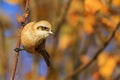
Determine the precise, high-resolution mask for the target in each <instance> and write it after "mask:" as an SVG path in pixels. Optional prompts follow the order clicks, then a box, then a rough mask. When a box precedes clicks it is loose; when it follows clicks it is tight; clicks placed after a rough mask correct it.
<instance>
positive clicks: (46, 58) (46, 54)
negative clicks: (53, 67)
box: [41, 49, 50, 66]
mask: <svg viewBox="0 0 120 80" xmlns="http://www.w3.org/2000/svg"><path fill="white" fill-rule="evenodd" d="M41 55H42V57H43V58H44V60H45V62H46V64H47V66H50V56H49V54H48V52H47V51H46V50H45V49H42V51H41Z"/></svg>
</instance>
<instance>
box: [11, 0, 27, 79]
mask: <svg viewBox="0 0 120 80" xmlns="http://www.w3.org/2000/svg"><path fill="white" fill-rule="evenodd" d="M28 3H29V0H26V5H25V14H24V16H23V21H22V22H21V24H23V23H25V21H26V19H27V18H28V13H29V12H28V10H29V9H28ZM23 28H24V25H22V26H21V28H20V32H19V36H18V40H17V44H16V48H20V45H21V40H20V37H21V36H20V34H21V31H22V29H23ZM18 57H19V51H16V52H15V61H14V65H13V69H12V75H11V79H10V80H14V78H15V72H16V68H17V63H18Z"/></svg>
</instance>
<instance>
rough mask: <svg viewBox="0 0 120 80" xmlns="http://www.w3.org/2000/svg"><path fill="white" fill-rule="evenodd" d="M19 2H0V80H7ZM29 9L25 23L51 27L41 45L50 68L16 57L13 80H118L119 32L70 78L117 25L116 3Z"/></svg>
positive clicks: (39, 2)
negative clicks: (16, 64) (46, 22)
mask: <svg viewBox="0 0 120 80" xmlns="http://www.w3.org/2000/svg"><path fill="white" fill-rule="evenodd" d="M25 2H26V0H0V80H10V76H11V71H12V66H13V62H14V51H13V49H14V48H15V45H16V41H17V34H18V32H19V28H20V21H21V20H22V16H23V13H24V6H25ZM29 8H30V16H29V18H28V20H27V22H30V21H39V20H43V19H45V20H48V21H49V22H50V23H51V24H52V29H53V31H54V35H53V36H50V37H49V38H48V39H47V42H46V49H47V51H48V52H49V54H50V55H51V63H52V66H51V67H49V68H48V67H47V65H46V64H45V62H44V60H43V59H42V58H36V57H35V56H33V55H31V54H28V52H26V51H22V52H20V55H19V62H18V66H17V71H16V75H15V80H120V37H119V35H120V28H119V29H118V30H117V31H116V34H115V36H114V37H113V38H112V40H111V41H110V43H109V44H108V45H107V46H106V47H105V48H104V50H103V51H102V52H101V53H99V55H97V58H96V59H94V61H93V62H92V63H91V64H90V65H88V66H87V68H86V69H83V70H82V71H79V72H78V73H77V74H75V75H74V76H72V74H74V73H75V71H76V70H77V69H78V68H79V67H81V66H83V65H85V64H87V63H89V61H90V60H91V59H92V58H93V57H94V56H95V55H96V53H97V51H98V50H99V49H101V48H102V47H103V45H104V43H105V42H106V41H107V39H108V38H109V35H110V34H111V33H112V32H113V30H114V29H115V28H116V26H118V23H120V0H30V2H29ZM119 26H120V25H119ZM21 47H22V46H21ZM71 76H72V77H71ZM68 78H69V79H68Z"/></svg>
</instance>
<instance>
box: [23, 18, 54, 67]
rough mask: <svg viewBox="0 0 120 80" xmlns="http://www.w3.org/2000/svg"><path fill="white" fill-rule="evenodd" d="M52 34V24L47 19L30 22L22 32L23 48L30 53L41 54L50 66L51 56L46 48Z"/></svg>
mask: <svg viewBox="0 0 120 80" xmlns="http://www.w3.org/2000/svg"><path fill="white" fill-rule="evenodd" d="M51 34H53V33H52V31H51V24H50V23H49V22H48V21H45V20H41V21H38V22H30V23H28V24H27V25H26V26H25V27H24V28H23V30H22V32H21V43H22V45H23V48H24V49H25V50H26V51H27V52H29V53H32V54H41V55H42V56H43V58H44V59H45V61H46V64H47V65H48V66H50V60H49V59H50V56H49V54H48V53H47V51H46V50H45V42H46V38H47V37H48V36H49V35H51Z"/></svg>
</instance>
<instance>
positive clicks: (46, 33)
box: [37, 31, 49, 38]
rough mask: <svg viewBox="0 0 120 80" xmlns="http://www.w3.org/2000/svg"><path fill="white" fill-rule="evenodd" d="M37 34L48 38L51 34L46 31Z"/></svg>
mask: <svg viewBox="0 0 120 80" xmlns="http://www.w3.org/2000/svg"><path fill="white" fill-rule="evenodd" d="M37 34H38V35H39V36H40V37H41V38H47V37H48V36H49V33H48V32H46V31H38V32H37Z"/></svg>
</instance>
